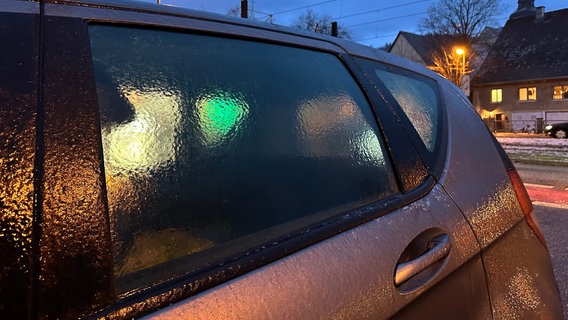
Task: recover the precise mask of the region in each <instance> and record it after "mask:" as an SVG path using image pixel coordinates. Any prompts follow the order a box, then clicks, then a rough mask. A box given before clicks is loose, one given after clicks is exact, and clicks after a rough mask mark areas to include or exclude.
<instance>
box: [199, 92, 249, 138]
mask: <svg viewBox="0 0 568 320" xmlns="http://www.w3.org/2000/svg"><path fill="white" fill-rule="evenodd" d="M196 107H197V112H198V117H199V123H200V127H201V132H202V134H203V137H204V140H205V142H206V143H207V144H218V143H221V142H223V141H224V140H225V139H227V137H228V136H229V135H231V134H235V133H236V132H237V131H238V129H239V126H240V124H241V123H242V121H243V118H244V117H245V116H246V114H247V113H248V105H247V104H246V102H245V101H244V99H242V98H240V97H238V96H236V95H233V94H231V93H229V92H226V91H222V90H217V91H215V92H214V93H212V94H207V95H205V96H203V97H201V98H200V99H198V100H197V102H196Z"/></svg>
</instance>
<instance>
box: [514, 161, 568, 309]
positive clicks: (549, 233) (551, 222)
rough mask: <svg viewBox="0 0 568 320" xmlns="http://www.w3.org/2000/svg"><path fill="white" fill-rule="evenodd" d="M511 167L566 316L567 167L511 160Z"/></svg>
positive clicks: (567, 269)
mask: <svg viewBox="0 0 568 320" xmlns="http://www.w3.org/2000/svg"><path fill="white" fill-rule="evenodd" d="M515 167H516V168H517V170H518V172H519V175H520V176H521V178H522V179H523V181H524V182H525V185H526V186H527V191H528V192H529V195H530V196H531V199H532V200H533V204H534V214H535V217H536V219H537V220H538V222H539V224H540V227H541V230H542V233H543V234H544V238H545V239H546V242H547V244H548V248H549V252H550V256H551V259H552V264H553V267H554V273H555V275H556V280H557V283H558V289H559V290H560V295H561V297H562V303H563V305H564V317H565V319H568V246H567V245H566V244H567V243H568V232H566V229H567V228H568V167H552V166H539V165H531V164H523V163H515Z"/></svg>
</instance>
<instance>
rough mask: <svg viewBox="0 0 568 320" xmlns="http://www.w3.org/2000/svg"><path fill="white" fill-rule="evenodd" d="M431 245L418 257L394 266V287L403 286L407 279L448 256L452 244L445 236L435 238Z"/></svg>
mask: <svg viewBox="0 0 568 320" xmlns="http://www.w3.org/2000/svg"><path fill="white" fill-rule="evenodd" d="M432 243H435V245H434V246H433V247H432V248H431V249H430V250H428V251H427V252H426V253H424V254H423V255H421V256H420V257H418V258H416V259H414V260H411V261H408V262H404V263H400V264H398V265H397V266H396V270H395V275H394V283H395V285H397V286H399V285H401V284H403V283H404V282H405V281H407V280H408V279H410V278H412V277H414V276H415V275H417V274H419V273H420V272H422V271H424V270H425V269H427V268H428V267H430V266H431V265H433V264H435V263H436V262H438V261H440V260H442V259H444V258H445V257H447V256H448V254H449V253H450V249H451V248H452V244H451V243H450V237H449V236H448V235H447V234H444V235H441V236H438V237H436V239H435V240H433V242H432Z"/></svg>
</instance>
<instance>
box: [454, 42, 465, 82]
mask: <svg viewBox="0 0 568 320" xmlns="http://www.w3.org/2000/svg"><path fill="white" fill-rule="evenodd" d="M456 53H457V54H458V55H460V56H462V72H461V73H462V76H463V75H464V74H465V49H463V48H457V49H456Z"/></svg>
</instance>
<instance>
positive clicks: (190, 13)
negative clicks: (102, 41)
mask: <svg viewBox="0 0 568 320" xmlns="http://www.w3.org/2000/svg"><path fill="white" fill-rule="evenodd" d="M43 2H44V3H56V4H67V5H75V6H86V7H96V8H108V9H118V10H128V11H135V12H145V13H159V14H164V15H171V16H176V17H187V18H193V19H200V20H209V21H216V22H221V23H226V24H232V25H240V26H248V27H251V28H256V29H261V30H266V31H273V32H279V33H285V34H290V35H296V36H301V37H304V38H310V39H315V40H320V41H324V42H328V43H332V44H334V45H336V46H338V47H340V48H342V49H343V50H345V51H346V52H348V53H349V54H351V55H353V56H357V57H362V58H367V59H372V60H378V61H381V62H384V63H387V64H391V65H395V66H398V67H402V68H404V69H408V70H411V71H414V72H419V73H422V74H424V75H427V76H429V77H431V78H435V79H439V77H438V75H437V74H436V73H435V72H433V71H431V70H430V69H428V68H426V67H424V66H422V65H419V64H417V63H414V62H412V61H410V60H407V59H404V58H401V57H399V56H396V55H393V54H391V53H388V52H386V51H384V50H380V49H377V48H373V47H370V46H366V45H362V44H359V43H356V42H353V41H349V40H345V39H340V38H337V37H332V36H328V35H323V34H320V33H316V32H312V31H306V30H300V29H296V28H292V27H288V26H283V25H277V24H271V23H266V22H260V21H255V20H251V19H243V18H239V17H234V16H229V15H222V14H218V13H211V12H206V11H200V10H195V9H189V8H182V7H176V6H171V5H164V4H161V5H160V4H156V3H153V2H143V1H135V0H44V1H43Z"/></svg>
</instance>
